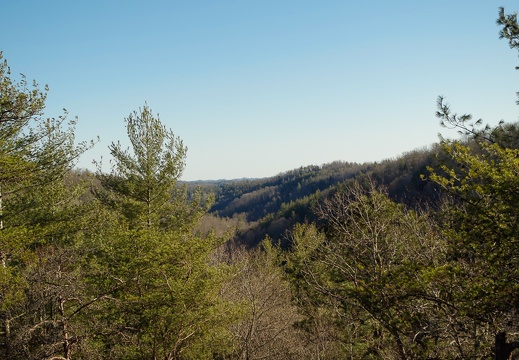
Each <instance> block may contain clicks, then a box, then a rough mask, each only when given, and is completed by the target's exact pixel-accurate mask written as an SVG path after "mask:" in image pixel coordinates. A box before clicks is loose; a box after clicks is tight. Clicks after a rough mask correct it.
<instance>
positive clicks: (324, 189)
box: [188, 145, 439, 246]
mask: <svg viewBox="0 0 519 360" xmlns="http://www.w3.org/2000/svg"><path fill="white" fill-rule="evenodd" d="M438 153H439V147H438V146H437V145H433V146H431V147H428V148H423V149H419V150H413V151H410V152H408V153H405V154H403V155H401V156H399V157H397V158H394V159H387V160H384V161H382V162H374V163H362V164H359V163H351V162H341V161H336V162H332V163H329V164H324V165H321V166H317V165H311V166H305V167H300V168H299V169H294V170H290V171H287V172H284V173H281V174H279V175H277V176H273V177H269V178H263V179H239V180H218V181H194V182H189V183H188V188H189V189H190V191H194V189H195V188H197V187H200V188H201V189H202V191H203V192H205V193H213V194H215V197H216V201H215V204H214V205H213V207H212V208H211V210H210V214H211V215H212V217H213V219H212V221H208V222H210V223H211V224H212V225H213V226H214V227H216V228H218V227H220V228H222V230H223V228H226V227H229V226H236V227H237V228H238V231H237V233H236V241H237V242H239V243H245V244H247V245H250V246H254V245H255V244H257V243H258V242H260V241H261V240H263V239H264V238H265V236H267V235H268V236H269V237H271V238H272V239H274V240H283V238H284V235H285V234H286V231H288V230H289V229H290V228H291V227H292V226H293V225H294V224H296V223H298V222H299V223H300V222H305V221H313V220H315V216H314V212H313V209H312V208H313V206H314V205H315V204H316V203H317V202H319V201H321V200H322V199H324V198H326V197H328V196H329V195H330V194H332V193H333V192H334V191H335V190H336V189H337V188H340V187H341V186H344V184H345V183H348V182H351V181H352V180H354V179H359V178H361V177H366V178H367V177H369V178H371V179H373V180H374V181H376V182H377V183H378V184H379V185H382V186H385V187H386V188H387V191H388V193H389V195H390V196H391V198H393V199H394V200H396V201H399V202H403V203H406V204H407V205H410V206H413V207H416V206H422V205H424V204H430V203H434V202H435V199H436V195H437V192H436V191H435V189H434V187H433V185H432V184H431V183H429V182H427V181H425V180H422V179H421V175H422V174H426V173H427V166H435V164H436V163H437V162H438ZM208 220H209V219H208Z"/></svg>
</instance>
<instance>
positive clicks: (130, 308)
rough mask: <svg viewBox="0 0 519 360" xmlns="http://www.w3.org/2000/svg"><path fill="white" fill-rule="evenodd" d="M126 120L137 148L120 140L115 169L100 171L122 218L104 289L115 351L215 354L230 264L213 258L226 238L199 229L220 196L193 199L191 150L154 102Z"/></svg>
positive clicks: (108, 244)
mask: <svg viewBox="0 0 519 360" xmlns="http://www.w3.org/2000/svg"><path fill="white" fill-rule="evenodd" d="M126 127H127V132H128V137H129V139H130V142H131V145H132V148H131V151H130V150H129V149H128V150H122V148H121V145H120V144H119V143H117V144H112V145H111V146H110V151H111V154H112V156H113V159H114V162H113V165H112V166H113V167H112V172H111V173H110V174H103V173H101V172H100V171H99V172H98V174H97V176H98V179H99V180H100V182H101V185H102V189H101V190H99V191H97V193H96V195H97V198H98V199H99V201H100V202H101V203H102V204H104V205H105V206H106V208H107V209H110V211H111V212H112V214H113V216H114V218H115V219H117V221H115V222H112V227H111V230H109V234H108V233H107V234H105V236H109V237H108V238H105V244H104V246H105V252H104V255H103V256H104V257H105V258H104V261H105V263H104V266H105V275H106V276H107V278H106V279H105V281H106V283H105V286H107V288H112V289H116V290H115V291H113V293H112V295H111V296H112V298H113V301H111V302H108V303H107V307H106V308H105V309H102V310H101V313H100V316H102V317H104V319H105V325H106V326H107V330H106V331H107V333H109V334H110V335H109V336H106V337H105V339H104V342H105V344H106V345H105V346H107V347H108V348H110V352H111V356H113V357H116V358H118V357H129V358H164V359H181V358H189V357H196V358H205V357H210V356H212V354H213V353H212V351H214V352H217V350H218V349H219V348H220V345H219V344H222V343H223V344H225V342H224V341H223V340H222V339H221V337H222V336H223V335H222V334H225V331H223V329H224V328H223V324H224V321H223V318H222V316H223V315H222V313H221V308H222V306H223V303H222V302H221V301H220V298H219V293H218V291H219V286H220V281H221V279H222V275H221V271H222V269H221V268H218V267H216V266H214V265H211V263H210V260H211V254H212V253H213V251H214V250H215V248H216V247H217V246H218V245H219V244H220V242H221V241H220V239H217V238H216V237H214V236H211V235H210V236H208V237H203V238H202V237H198V236H196V235H195V234H194V226H195V225H196V223H197V221H198V220H199V219H200V217H201V216H202V215H203V214H204V213H205V212H206V211H207V209H208V206H209V205H210V203H211V201H212V200H211V199H203V198H202V196H201V194H200V193H199V194H198V195H197V196H195V199H193V200H192V201H190V202H188V201H187V195H186V189H185V188H181V187H179V186H177V185H178V183H177V182H178V179H179V177H180V175H181V174H182V171H183V168H184V163H185V155H186V148H185V147H184V146H183V144H182V141H181V140H180V139H178V138H175V137H174V135H173V133H172V132H171V131H170V130H166V128H165V127H164V126H163V125H162V123H161V122H160V119H159V118H158V116H157V117H155V116H153V114H152V111H151V109H150V108H149V107H148V106H147V105H145V106H144V107H143V108H142V109H141V110H140V111H139V112H133V113H132V114H131V115H130V116H129V117H128V118H127V119H126ZM218 329H221V330H222V332H221V333H220V334H219V332H218V331H217V330H218ZM203 343H205V344H206V346H205V347H204V346H202V344H203Z"/></svg>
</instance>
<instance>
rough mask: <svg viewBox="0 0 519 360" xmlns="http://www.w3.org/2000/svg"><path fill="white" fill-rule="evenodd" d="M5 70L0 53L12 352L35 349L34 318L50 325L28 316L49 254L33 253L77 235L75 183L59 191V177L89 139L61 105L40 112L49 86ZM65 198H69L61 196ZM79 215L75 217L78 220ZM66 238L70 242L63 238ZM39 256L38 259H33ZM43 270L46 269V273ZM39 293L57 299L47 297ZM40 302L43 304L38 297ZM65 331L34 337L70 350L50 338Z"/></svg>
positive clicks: (3, 237)
mask: <svg viewBox="0 0 519 360" xmlns="http://www.w3.org/2000/svg"><path fill="white" fill-rule="evenodd" d="M1 58H2V54H1V53H0V60H1ZM10 75H11V72H10V69H9V66H8V64H7V61H5V60H4V61H1V62H0V260H1V269H0V309H1V310H0V311H1V315H2V316H1V321H2V330H1V332H0V335H1V347H2V353H3V355H4V356H5V357H6V358H13V359H16V358H31V356H33V355H34V354H33V353H32V352H31V349H30V348H31V345H35V344H36V343H37V342H38V340H36V341H35V340H34V339H35V338H36V337H33V336H32V335H34V334H36V333H38V332H39V331H40V330H41V329H42V327H40V325H43V324H45V325H44V326H43V327H46V330H48V329H50V327H49V326H47V325H49V324H50V321H49V318H48V317H46V316H41V317H40V318H39V319H37V320H36V321H37V323H34V322H33V320H35V318H34V316H33V314H30V313H29V312H30V311H29V309H31V310H33V309H34V308H33V307H32V306H31V305H30V304H34V302H33V300H34V299H35V298H42V296H41V295H42V293H41V292H40V291H39V287H40V286H41V285H42V284H43V283H44V282H45V281H46V280H45V277H42V276H39V275H43V272H42V271H41V270H42V269H43V268H42V267H41V266H40V265H42V264H43V262H45V261H46V260H47V259H46V260H43V257H41V256H39V255H41V254H44V253H46V251H45V250H44V249H47V250H48V249H49V248H50V247H54V248H55V249H59V251H61V250H63V249H64V246H69V245H70V244H71V243H73V241H72V240H71V239H72V238H75V236H76V235H77V231H78V229H77V228H74V227H70V225H71V223H72V222H71V221H70V220H71V217H73V216H74V215H75V214H77V213H72V212H70V213H67V212H68V210H71V208H72V207H73V206H76V205H77V204H75V203H74V201H73V197H71V196H70V194H72V193H74V192H77V189H75V190H71V192H68V193H67V194H68V195H67V197H62V195H63V194H64V193H65V192H67V191H68V190H65V188H64V186H65V183H64V181H65V178H66V176H67V175H68V174H69V173H70V171H71V169H72V168H73V167H74V164H75V161H76V160H77V158H78V157H79V156H80V155H81V154H82V153H83V152H84V151H86V150H87V149H88V148H89V147H90V146H91V145H92V143H91V144H88V143H86V142H82V143H79V144H78V145H76V144H75V138H74V129H75V124H76V120H72V121H69V120H67V114H66V112H65V114H64V115H62V116H59V117H58V118H45V117H44V114H43V111H44V108H45V100H46V96H47V91H48V88H47V87H45V89H44V90H43V91H42V90H40V89H39V87H38V84H37V83H36V82H34V83H33V86H32V89H29V87H28V85H27V81H26V79H25V77H24V76H23V75H22V78H21V80H20V81H19V82H18V83H17V82H15V81H14V80H13V79H12V78H11V76H10ZM64 199H66V201H70V204H68V203H67V202H63V200H64ZM72 204H74V205H72ZM69 205H71V206H69ZM62 215H65V216H64V217H62ZM78 220H79V219H77V218H74V219H73V221H75V222H76V223H79V222H80V221H78ZM66 238H68V239H69V240H70V243H67V244H66V245H65V241H66V240H65V239H66ZM46 254H47V253H46ZM38 257H39V259H40V260H42V261H43V262H38V261H37V260H36V258H38ZM44 272H45V271H44ZM55 274H56V273H55V272H54V275H55ZM49 275H50V273H49V272H45V276H49ZM45 301H48V302H47V304H52V305H51V306H55V305H56V303H53V300H49V299H46V300H45ZM38 306H44V305H43V304H42V303H41V302H39V303H38ZM40 308H41V307H40ZM63 315H64V312H63ZM54 320H56V319H54ZM58 322H59V323H60V325H57V322H54V325H57V328H59V327H60V326H61V329H62V330H64V327H63V326H66V325H65V322H63V321H58ZM54 325H53V326H54ZM46 330H45V332H46ZM64 334H66V331H65V333H64ZM67 336H68V335H64V336H63V337H62V336H61V335H60V336H57V337H56V336H54V337H52V340H48V341H47V340H45V341H43V343H38V344H37V345H40V347H44V346H45V345H47V344H48V343H49V341H50V342H52V343H53V344H54V345H53V346H54V350H52V352H51V353H50V355H55V354H61V355H63V356H64V357H65V358H68V357H69V355H67V354H68V352H69V351H70V348H68V349H64V348H63V351H60V350H56V348H55V344H56V343H61V344H64V341H65V342H66V340H64V338H67ZM47 339H49V338H47ZM35 356H37V355H35Z"/></svg>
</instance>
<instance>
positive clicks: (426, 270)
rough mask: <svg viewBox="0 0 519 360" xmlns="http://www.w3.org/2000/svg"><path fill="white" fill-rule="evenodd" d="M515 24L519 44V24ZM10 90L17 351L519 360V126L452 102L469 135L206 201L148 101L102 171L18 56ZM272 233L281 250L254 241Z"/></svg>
mask: <svg viewBox="0 0 519 360" xmlns="http://www.w3.org/2000/svg"><path fill="white" fill-rule="evenodd" d="M498 23H499V24H500V25H501V26H502V34H501V35H502V36H503V37H504V38H506V39H508V40H509V41H510V46H512V47H513V48H517V47H519V42H518V41H517V40H519V25H518V24H517V18H516V15H515V14H513V15H507V14H505V13H504V10H503V9H501V11H500V13H499V19H498ZM0 91H1V93H0V352H1V355H0V356H1V357H2V358H5V359H54V360H57V359H66V360H70V359H236V360H238V359H343V358H349V359H430V360H432V359H488V358H494V359H498V360H503V359H510V358H511V357H512V356H514V355H515V356H517V351H516V350H517V349H518V348H519V339H518V338H517V333H518V329H519V325H518V321H519V318H518V310H519V263H518V262H519V247H518V241H519V240H518V239H519V215H518V214H519V190H518V189H519V177H518V176H517V175H518V174H519V149H518V146H517V144H519V126H518V125H517V124H505V123H502V124H499V125H498V126H497V127H494V128H491V127H483V128H482V127H480V126H479V124H478V122H476V123H474V124H472V122H471V121H472V120H471V118H470V116H468V115H462V116H459V115H457V114H455V113H453V112H452V111H451V109H450V107H449V106H448V105H447V104H446V103H445V101H444V99H443V98H439V99H438V112H437V116H438V117H439V118H440V120H441V122H442V123H443V124H445V125H447V126H449V127H451V128H455V129H457V130H459V131H460V132H461V133H462V134H463V138H462V139H461V140H444V141H442V142H441V143H440V144H438V145H436V146H434V147H433V148H431V149H424V150H423V151H422V150H420V151H414V152H410V153H408V154H405V155H404V156H402V157H401V158H399V159H396V160H392V161H385V162H382V163H378V164H350V163H333V164H330V165H326V166H322V167H316V166H310V167H306V168H300V169H297V170H294V171H291V172H287V173H285V174H281V175H280V176H278V177H274V178H271V179H263V180H248V181H243V182H239V183H235V184H229V183H216V185H214V184H202V185H204V186H200V187H198V188H197V189H196V190H193V191H191V190H189V191H188V186H187V185H186V184H183V183H181V182H179V181H178V179H179V178H180V176H181V174H182V171H183V168H184V165H185V155H186V148H185V146H184V144H183V142H182V141H181V139H179V138H178V137H175V136H174V134H173V133H172V132H171V130H169V129H166V128H165V127H164V125H163V124H162V123H161V121H160V119H159V118H158V116H156V115H154V114H153V112H152V110H151V109H150V108H149V107H148V106H147V105H144V106H143V107H142V108H141V109H139V110H138V111H135V112H132V113H131V114H130V115H129V116H128V118H127V119H126V122H125V123H126V130H127V135H128V137H129V140H130V143H131V144H132V147H131V148H130V149H128V150H125V149H123V148H122V147H121V146H120V144H119V143H113V144H111V145H110V147H109V150H110V153H111V155H112V157H113V162H112V166H111V170H110V172H108V173H105V172H103V171H101V166H99V169H98V170H97V171H96V172H95V173H89V172H86V171H85V172H79V171H77V170H75V169H74V166H75V163H76V160H77V158H78V156H80V155H81V154H82V153H83V152H85V151H87V150H88V149H89V148H90V147H91V146H94V144H93V143H80V144H76V143H75V140H74V126H75V120H72V121H69V120H67V116H66V114H63V115H62V116H59V117H58V118H50V119H49V118H45V117H44V116H43V110H44V107H45V100H46V96H47V89H46V88H44V89H43V90H41V89H40V88H39V87H38V85H37V84H34V85H33V86H32V87H31V86H30V85H29V84H27V82H26V80H25V79H24V78H23V77H22V78H21V80H20V81H18V82H16V81H15V80H13V79H12V78H11V75H10V70H9V67H8V65H7V62H6V61H4V62H1V63H0ZM215 186H216V191H215V192H214V194H213V193H211V192H210V191H206V190H207V189H208V187H210V188H211V189H214V188H215ZM215 198H217V199H218V200H217V201H215ZM222 222H223V223H224V224H225V228H223V229H222V228H221V227H219V226H220V225H221V224H222ZM252 223H257V225H258V226H259V227H258V229H259V228H262V229H265V230H262V231H264V233H263V234H262V235H263V239H262V240H261V241H257V240H256V239H257V237H256V235H257V234H256V233H254V234H253V236H251V237H250V239H249V240H250V241H246V243H247V244H248V245H255V246H253V247H251V246H248V247H246V246H241V244H239V243H238V241H236V239H237V237H236V236H235V234H234V233H233V225H236V228H237V231H239V232H243V233H244V234H246V233H247V232H250V231H251V229H252V226H251V224H252ZM213 225H214V226H213ZM287 229H288V231H287ZM270 233H273V234H274V233H276V234H278V235H279V234H282V236H281V235H280V237H279V238H278V239H273V238H271V237H269V236H268V235H269V234H270ZM238 235H240V234H238ZM241 235H243V234H241Z"/></svg>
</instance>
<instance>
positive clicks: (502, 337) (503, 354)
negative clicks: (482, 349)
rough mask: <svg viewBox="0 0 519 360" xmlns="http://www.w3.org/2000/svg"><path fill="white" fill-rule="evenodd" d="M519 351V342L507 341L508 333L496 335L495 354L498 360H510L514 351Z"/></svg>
mask: <svg viewBox="0 0 519 360" xmlns="http://www.w3.org/2000/svg"><path fill="white" fill-rule="evenodd" d="M515 349H519V341H513V342H511V343H508V342H507V341H506V332H500V333H498V334H496V338H495V354H496V357H495V359H496V360H509V359H510V356H511V355H512V351H514V350H515Z"/></svg>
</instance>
